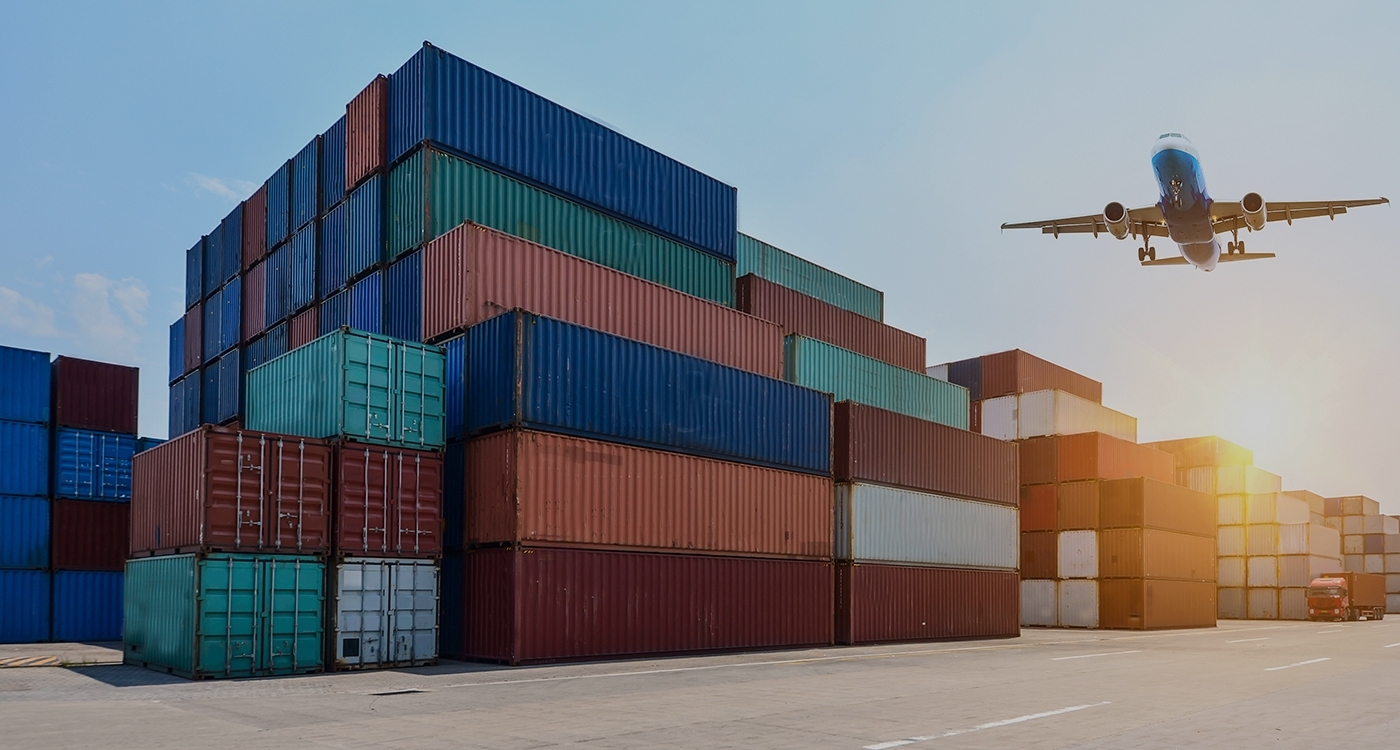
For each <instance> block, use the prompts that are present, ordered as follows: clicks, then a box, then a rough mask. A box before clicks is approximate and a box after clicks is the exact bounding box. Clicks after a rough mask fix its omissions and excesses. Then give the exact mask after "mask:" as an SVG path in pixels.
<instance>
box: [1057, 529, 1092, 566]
mask: <svg viewBox="0 0 1400 750" xmlns="http://www.w3.org/2000/svg"><path fill="white" fill-rule="evenodd" d="M1056 541H1057V543H1058V545H1059V546H1058V548H1057V549H1058V558H1057V560H1058V562H1057V564H1056V577H1058V578H1098V577H1099V533H1098V532H1097V531H1061V532H1060V533H1059V535H1058V536H1057V537H1056Z"/></svg>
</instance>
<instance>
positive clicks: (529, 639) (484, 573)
mask: <svg viewBox="0 0 1400 750" xmlns="http://www.w3.org/2000/svg"><path fill="white" fill-rule="evenodd" d="M465 568H466V570H465V575H464V577H465V580H466V585H465V595H464V596H463V599H464V600H465V602H466V603H467V606H466V607H465V610H466V611H465V612H464V613H463V616H464V621H465V622H464V627H463V630H464V637H463V644H462V649H461V650H462V652H463V654H464V656H466V657H467V658H472V659H482V660H489V661H500V662H507V663H511V664H520V663H526V662H545V661H558V660H566V659H588V658H608V657H621V656H634V655H642V654H664V653H681V652H686V651H718V650H735V649H757V648H786V647H797V646H824V645H829V644H830V643H831V642H832V625H833V619H834V618H833V616H832V615H833V611H834V601H833V599H834V592H835V586H834V585H833V584H834V581H833V570H832V564H831V563H829V562H817V561H808V560H764V559H758V558H748V557H717V556H707V555H678V554H646V553H635V552H610V551H602V550H582V549H550V548H526V549H520V548H497V549H486V550H478V551H475V552H469V553H467V554H466V555H465ZM1012 576H1013V577H1014V574H1012ZM1013 585H1014V584H1013ZM961 604H962V602H960V605H961ZM1012 617H1013V619H1014V617H1015V609H1014V604H1013V608H1012Z"/></svg>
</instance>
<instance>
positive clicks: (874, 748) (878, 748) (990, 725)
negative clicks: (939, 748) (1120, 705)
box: [864, 701, 1113, 750]
mask: <svg viewBox="0 0 1400 750" xmlns="http://www.w3.org/2000/svg"><path fill="white" fill-rule="evenodd" d="M1112 702H1113V701H1100V702H1098V703H1086V704H1084V705H1082V706H1070V707H1068V708H1057V709H1055V710H1054V711H1043V712H1041V713H1038V714H1026V715H1025V716H1017V717H1016V718H1014V719H1002V720H1001V721H991V722H987V723H986V724H978V725H977V726H975V727H973V728H971V729H955V730H953V731H951V732H944V733H943V734H931V735H928V736H925V737H909V738H907V739H902V740H893V741H891V742H879V743H876V744H874V745H866V746H865V747H864V750H887V748H892V747H903V746H905V745H913V744H915V743H918V742H927V741H929V740H936V739H941V738H944V737H955V736H957V735H960V734H968V733H971V732H980V731H982V730H983V729H995V728H997V727H1004V726H1008V725H1010V724H1020V723H1021V722H1023V721H1032V720H1035V719H1044V718H1046V717H1048V716H1058V715H1060V714H1067V713H1071V712H1073V711H1083V710H1084V709H1086V708H1096V707H1098V706H1107V705H1108V704H1110V703H1112Z"/></svg>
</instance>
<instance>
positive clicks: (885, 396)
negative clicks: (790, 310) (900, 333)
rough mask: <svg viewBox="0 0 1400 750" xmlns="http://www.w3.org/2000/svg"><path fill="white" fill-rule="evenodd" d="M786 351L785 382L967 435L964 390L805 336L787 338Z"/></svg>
mask: <svg viewBox="0 0 1400 750" xmlns="http://www.w3.org/2000/svg"><path fill="white" fill-rule="evenodd" d="M783 346H784V348H783V379H784V380H786V381H788V382H789V383H795V384H797V385H800V386H803V387H805V388H811V389H812V390H816V391H822V392H824V393H830V394H832V395H833V396H834V397H835V398H834V399H833V400H835V401H855V402H856V403H860V404H865V405H866V406H874V407H877V408H880V409H888V410H890V411H893V412H898V413H900V414H906V415H908V416H911V417H917V418H919V419H927V420H928V421H930V422H938V423H940V424H946V425H948V426H950V427H957V428H959V429H963V430H966V429H967V420H968V403H969V402H968V395H967V389H966V388H964V387H962V386H960V385H953V384H952V383H948V382H945V381H942V380H937V379H935V378H931V377H929V376H927V375H924V374H923V373H918V372H911V371H909V370H906V369H904V368H902V367H896V366H894V365H891V364H887V363H885V362H881V361H880V360H878V359H871V358H870V357H867V356H865V355H863V354H856V353H855V352H853V351H851V350H849V349H842V348H841V347H839V346H833V345H831V344H828V343H826V342H824V341H817V340H816V339H809V338H807V337H805V336H797V335H792V336H788V337H787V338H786V339H784V341H783Z"/></svg>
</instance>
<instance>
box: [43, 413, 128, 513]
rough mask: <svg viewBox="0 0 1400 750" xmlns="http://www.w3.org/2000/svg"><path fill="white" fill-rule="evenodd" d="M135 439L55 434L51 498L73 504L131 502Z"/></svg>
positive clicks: (67, 429)
mask: <svg viewBox="0 0 1400 750" xmlns="http://www.w3.org/2000/svg"><path fill="white" fill-rule="evenodd" d="M135 453H136V436H135V435H121V434H118V433H115V432H98V431H96V430H76V429H73V428H71V427H60V428H58V429H57V430H55V431H54V441H53V464H54V466H53V494H54V497H67V498H72V499H74V500H110V501H112V502H127V501H129V500H131V457H132V456H133V455H135Z"/></svg>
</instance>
